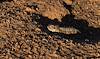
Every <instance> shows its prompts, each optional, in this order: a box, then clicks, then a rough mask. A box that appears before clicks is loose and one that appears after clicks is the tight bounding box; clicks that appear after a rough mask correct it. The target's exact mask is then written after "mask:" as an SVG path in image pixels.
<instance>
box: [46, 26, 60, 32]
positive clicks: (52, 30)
mask: <svg viewBox="0 0 100 59" xmlns="http://www.w3.org/2000/svg"><path fill="white" fill-rule="evenodd" d="M47 28H48V30H49V31H51V32H58V29H59V28H58V26H56V25H48V26H47Z"/></svg>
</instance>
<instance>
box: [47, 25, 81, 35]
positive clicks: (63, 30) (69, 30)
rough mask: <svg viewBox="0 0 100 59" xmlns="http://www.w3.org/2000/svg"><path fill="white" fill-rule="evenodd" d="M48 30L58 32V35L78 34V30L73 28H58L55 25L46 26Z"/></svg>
mask: <svg viewBox="0 0 100 59" xmlns="http://www.w3.org/2000/svg"><path fill="white" fill-rule="evenodd" d="M47 28H48V30H49V31H51V32H58V33H64V34H67V35H68V34H77V33H80V31H79V30H78V29H75V28H73V27H67V28H65V27H59V26H56V25H48V26H47Z"/></svg>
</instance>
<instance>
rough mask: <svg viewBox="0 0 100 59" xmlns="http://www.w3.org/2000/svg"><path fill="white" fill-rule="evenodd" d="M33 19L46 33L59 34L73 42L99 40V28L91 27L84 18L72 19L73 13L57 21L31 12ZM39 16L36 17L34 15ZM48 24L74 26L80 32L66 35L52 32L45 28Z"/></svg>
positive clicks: (92, 42) (93, 41) (94, 41)
mask: <svg viewBox="0 0 100 59" xmlns="http://www.w3.org/2000/svg"><path fill="white" fill-rule="evenodd" d="M33 15H35V16H33V18H34V17H35V18H34V19H38V20H36V21H37V22H39V24H40V25H42V28H41V29H42V31H44V32H46V33H47V34H48V35H54V36H55V35H59V36H60V38H61V39H63V38H66V39H71V40H73V41H74V42H78V43H88V44H95V43H97V42H99V41H100V40H99V39H100V29H99V28H93V27H89V26H88V22H87V21H86V20H84V19H80V20H79V19H74V15H66V16H65V17H63V18H62V22H58V21H57V19H55V20H51V19H49V18H47V17H44V16H42V15H38V14H33ZM37 16H38V17H39V18H36V17H37ZM49 24H53V25H59V26H60V27H74V28H76V29H78V30H79V31H80V32H81V33H78V34H70V35H66V34H63V33H53V32H50V31H49V30H48V29H47V26H48V25H49Z"/></svg>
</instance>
